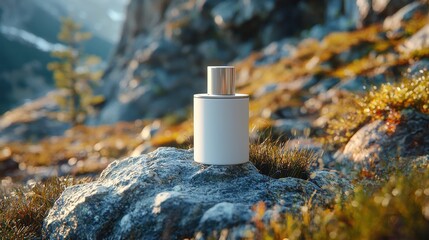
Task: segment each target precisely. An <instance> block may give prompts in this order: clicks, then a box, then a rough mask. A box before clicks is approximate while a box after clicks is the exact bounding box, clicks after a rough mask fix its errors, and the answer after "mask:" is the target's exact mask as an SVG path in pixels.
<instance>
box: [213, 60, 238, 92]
mask: <svg viewBox="0 0 429 240" xmlns="http://www.w3.org/2000/svg"><path fill="white" fill-rule="evenodd" d="M207 93H208V94H209V95H234V94H235V68H234V67H233V66H209V67H207Z"/></svg>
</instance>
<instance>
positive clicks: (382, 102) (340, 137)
mask: <svg viewBox="0 0 429 240" xmlns="http://www.w3.org/2000/svg"><path fill="white" fill-rule="evenodd" d="M404 109H414V110H416V111H418V112H421V113H425V114H429V72H428V71H427V70H426V69H422V70H421V71H420V73H419V74H415V75H414V76H410V77H403V78H402V80H401V81H399V82H397V83H387V84H382V85H381V86H380V87H372V88H371V89H370V90H369V91H368V92H367V93H366V94H365V95H364V96H359V95H354V94H348V95H345V96H343V98H342V99H341V100H340V101H339V102H337V103H333V104H331V105H328V106H325V107H324V109H322V114H323V117H325V118H326V119H327V127H326V134H327V135H326V136H325V138H324V139H323V141H324V142H325V143H326V144H328V145H330V146H331V147H333V148H338V147H341V146H343V145H344V144H345V143H347V142H348V140H349V139H350V138H351V137H352V136H353V134H354V133H355V132H356V131H357V130H359V128H360V127H361V126H362V125H364V124H365V123H367V122H369V121H372V120H383V121H386V122H387V124H388V125H389V126H390V127H391V128H390V129H391V130H392V131H394V126H396V125H397V124H398V123H400V121H401V115H400V112H401V111H402V110H404Z"/></svg>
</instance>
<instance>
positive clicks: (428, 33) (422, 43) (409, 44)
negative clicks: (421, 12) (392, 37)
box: [399, 24, 429, 53]
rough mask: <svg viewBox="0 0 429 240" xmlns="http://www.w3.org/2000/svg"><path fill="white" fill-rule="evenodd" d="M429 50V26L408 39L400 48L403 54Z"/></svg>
mask: <svg viewBox="0 0 429 240" xmlns="http://www.w3.org/2000/svg"><path fill="white" fill-rule="evenodd" d="M425 48H429V24H427V25H426V26H425V27H423V28H422V29H420V30H419V31H418V32H417V33H415V34H414V35H413V36H411V37H410V38H409V39H407V40H406V41H405V42H404V43H403V44H402V45H401V46H400V48H399V50H400V51H401V52H403V53H412V52H414V51H418V50H422V49H425Z"/></svg>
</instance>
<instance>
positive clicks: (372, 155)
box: [340, 110, 429, 165]
mask: <svg viewBox="0 0 429 240" xmlns="http://www.w3.org/2000/svg"><path fill="white" fill-rule="evenodd" d="M393 128H394V129H392V127H391V126H389V123H388V122H386V121H381V120H378V121H374V122H371V123H369V124H367V125H365V126H364V127H362V128H361V129H360V130H359V131H358V132H356V133H355V134H354V135H353V137H352V138H351V139H350V141H349V142H348V143H347V145H346V146H345V148H344V151H343V152H342V155H341V157H340V158H346V159H349V160H351V161H354V162H361V163H364V164H374V165H377V164H379V163H383V162H384V163H387V161H389V160H391V159H393V158H396V157H418V156H423V155H427V154H428V153H429V116H428V115H426V114H421V113H418V112H415V111H413V110H404V111H402V120H401V123H399V124H398V125H397V126H394V127H393Z"/></svg>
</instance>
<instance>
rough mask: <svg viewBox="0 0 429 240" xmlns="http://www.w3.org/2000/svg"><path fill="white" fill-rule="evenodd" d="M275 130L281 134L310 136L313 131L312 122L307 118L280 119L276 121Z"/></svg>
mask: <svg viewBox="0 0 429 240" xmlns="http://www.w3.org/2000/svg"><path fill="white" fill-rule="evenodd" d="M273 131H274V133H275V134H278V135H279V136H285V137H286V136H287V137H302V136H305V137H308V136H309V135H310V132H311V122H310V121H309V120H308V119H305V118H298V119H279V120H276V121H275V122H274V124H273Z"/></svg>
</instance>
